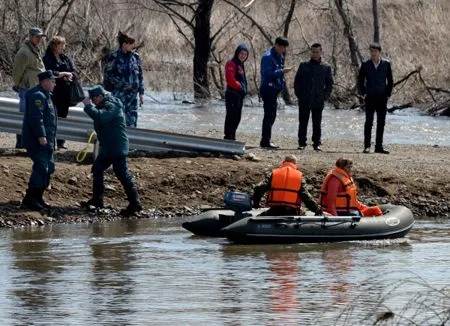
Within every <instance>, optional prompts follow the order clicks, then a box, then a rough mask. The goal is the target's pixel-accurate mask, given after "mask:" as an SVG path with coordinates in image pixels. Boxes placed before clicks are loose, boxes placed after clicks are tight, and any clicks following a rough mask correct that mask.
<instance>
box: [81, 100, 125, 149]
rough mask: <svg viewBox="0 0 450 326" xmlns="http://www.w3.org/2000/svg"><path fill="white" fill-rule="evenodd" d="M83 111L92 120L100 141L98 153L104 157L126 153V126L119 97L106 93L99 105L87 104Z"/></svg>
mask: <svg viewBox="0 0 450 326" xmlns="http://www.w3.org/2000/svg"><path fill="white" fill-rule="evenodd" d="M84 112H86V114H87V115H88V116H89V117H91V119H92V120H94V129H95V132H96V133H97V139H98V141H99V142H100V152H99V155H102V156H103V157H105V158H116V157H119V156H126V155H128V148H129V144H128V135H127V127H126V125H125V116H124V114H123V109H122V102H121V101H120V100H119V99H117V98H115V97H113V96H111V95H110V94H107V95H105V99H104V100H103V103H102V104H101V105H100V106H99V107H96V106H95V105H93V104H88V105H86V106H85V107H84Z"/></svg>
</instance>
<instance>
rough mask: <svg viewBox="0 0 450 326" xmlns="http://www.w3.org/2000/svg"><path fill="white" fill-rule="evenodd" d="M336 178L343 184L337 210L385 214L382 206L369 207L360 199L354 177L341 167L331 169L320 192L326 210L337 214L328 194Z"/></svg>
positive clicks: (336, 202) (335, 206)
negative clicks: (330, 185)
mask: <svg viewBox="0 0 450 326" xmlns="http://www.w3.org/2000/svg"><path fill="white" fill-rule="evenodd" d="M335 180H338V182H339V183H340V184H341V186H340V188H339V191H338V192H337V194H336V197H335V202H334V208H335V211H336V212H350V211H355V210H357V211H359V212H361V214H362V215H363V216H378V215H382V214H383V212H382V210H381V208H380V207H378V206H372V207H368V206H366V205H364V204H362V203H361V202H360V201H358V197H357V191H356V189H357V188H356V184H355V183H354V181H353V178H352V177H351V176H350V175H348V173H347V172H345V171H344V170H342V169H339V168H334V169H333V170H331V171H330V172H329V173H328V175H327V176H326V177H325V180H324V181H323V185H322V190H321V193H320V205H321V207H322V209H323V210H324V211H327V212H328V213H330V214H333V215H334V214H335V212H334V210H333V209H331V208H332V205H330V199H329V194H328V193H329V184H330V183H333V182H335ZM333 197H334V196H333Z"/></svg>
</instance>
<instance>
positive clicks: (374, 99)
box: [364, 95, 388, 149]
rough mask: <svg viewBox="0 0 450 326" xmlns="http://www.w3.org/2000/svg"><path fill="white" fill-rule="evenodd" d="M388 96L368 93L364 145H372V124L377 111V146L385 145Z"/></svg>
mask: <svg viewBox="0 0 450 326" xmlns="http://www.w3.org/2000/svg"><path fill="white" fill-rule="evenodd" d="M387 101H388V98H387V97H386V96H384V95H367V96H366V99H365V104H366V122H365V124H364V147H365V148H366V147H370V145H371V138H372V125H373V118H374V115H375V112H376V113H377V132H376V138H375V148H378V149H380V148H382V147H383V134H384V125H385V123H386V113H387Z"/></svg>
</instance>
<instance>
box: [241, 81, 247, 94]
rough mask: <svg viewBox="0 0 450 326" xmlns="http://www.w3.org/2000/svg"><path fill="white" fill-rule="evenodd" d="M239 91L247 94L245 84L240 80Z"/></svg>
mask: <svg viewBox="0 0 450 326" xmlns="http://www.w3.org/2000/svg"><path fill="white" fill-rule="evenodd" d="M241 92H242V93H243V94H247V86H246V85H245V83H243V82H241Z"/></svg>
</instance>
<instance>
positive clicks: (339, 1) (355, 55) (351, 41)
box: [334, 0, 362, 80]
mask: <svg viewBox="0 0 450 326" xmlns="http://www.w3.org/2000/svg"><path fill="white" fill-rule="evenodd" d="M343 2H344V0H334V3H335V4H336V8H337V10H338V13H339V16H341V19H342V22H343V23H344V36H345V37H347V39H348V46H349V49H350V60H351V64H352V68H353V73H354V75H355V80H358V73H359V64H360V61H362V56H361V53H360V52H359V49H358V45H357V44H356V40H355V37H354V35H353V28H352V23H351V21H350V18H349V17H348V16H347V13H346V12H345V10H344V4H343Z"/></svg>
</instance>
